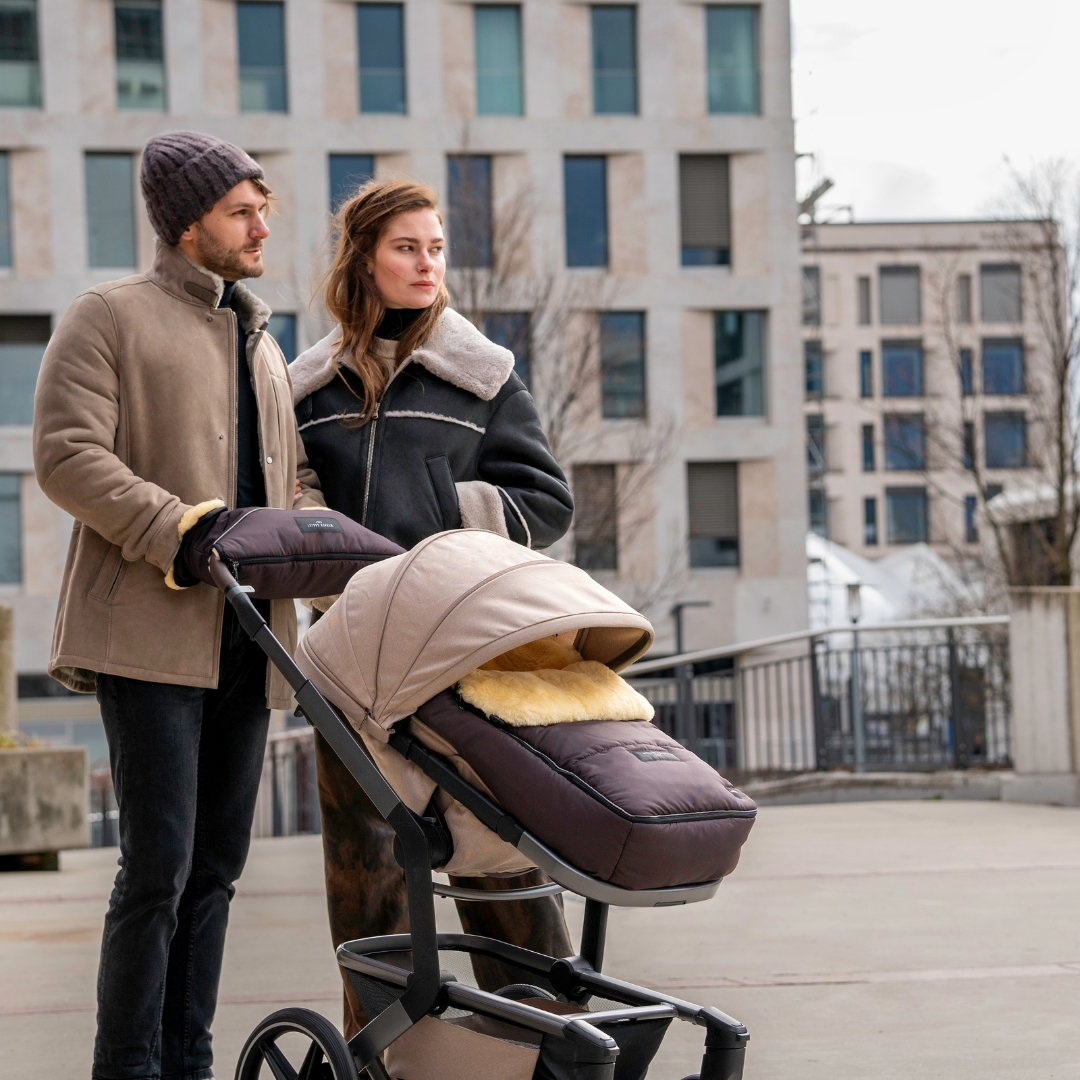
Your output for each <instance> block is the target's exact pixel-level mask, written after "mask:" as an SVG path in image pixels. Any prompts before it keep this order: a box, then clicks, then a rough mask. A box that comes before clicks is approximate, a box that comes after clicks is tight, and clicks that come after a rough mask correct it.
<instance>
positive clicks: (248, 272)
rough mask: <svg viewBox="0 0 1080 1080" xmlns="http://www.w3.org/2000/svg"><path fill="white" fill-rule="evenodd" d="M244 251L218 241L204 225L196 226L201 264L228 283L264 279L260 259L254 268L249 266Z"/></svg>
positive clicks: (197, 249) (196, 248)
mask: <svg viewBox="0 0 1080 1080" xmlns="http://www.w3.org/2000/svg"><path fill="white" fill-rule="evenodd" d="M243 250H244V249H242V248H241V249H237V248H230V247H227V246H226V245H225V244H223V243H221V242H220V241H219V240H218V239H216V238H215V237H214V236H213V234H212V233H210V232H209V230H207V229H204V228H203V227H202V225H200V224H198V223H196V225H195V254H196V255H197V256H198V260H199V264H200V265H201V266H205V267H206V269H207V270H209V271H210V272H211V273H214V274H219V275H220V276H221V277H223V278H224V279H225V280H226V281H239V280H240V279H241V278H257V277H262V272H263V269H264V268H263V264H262V260H261V259H260V260H259V262H258V263H256V264H255V265H254V266H249V265H248V264H247V263H245V262H244V260H243V258H242V252H243Z"/></svg>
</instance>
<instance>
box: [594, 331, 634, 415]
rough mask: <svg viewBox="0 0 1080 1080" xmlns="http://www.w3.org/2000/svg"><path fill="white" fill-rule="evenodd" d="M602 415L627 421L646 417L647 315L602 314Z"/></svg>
mask: <svg viewBox="0 0 1080 1080" xmlns="http://www.w3.org/2000/svg"><path fill="white" fill-rule="evenodd" d="M600 388H601V394H600V397H601V415H602V416H603V417H604V419H605V420H624V419H631V418H639V417H643V416H644V415H645V316H644V314H643V313H642V312H640V311H606V312H604V313H603V314H601V315H600Z"/></svg>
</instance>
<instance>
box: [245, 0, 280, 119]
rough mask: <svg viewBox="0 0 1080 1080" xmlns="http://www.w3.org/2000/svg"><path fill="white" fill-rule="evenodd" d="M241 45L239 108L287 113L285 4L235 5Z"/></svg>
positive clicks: (261, 0)
mask: <svg viewBox="0 0 1080 1080" xmlns="http://www.w3.org/2000/svg"><path fill="white" fill-rule="evenodd" d="M236 36H237V40H238V42H239V45H240V111H241V112H276V113H283V112H287V111H288V108H289V105H288V90H287V88H286V85H285V5H284V4H282V3H276V2H270V0H243V2H242V3H239V4H237V5H236Z"/></svg>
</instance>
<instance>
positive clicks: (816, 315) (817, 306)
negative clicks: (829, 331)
mask: <svg viewBox="0 0 1080 1080" xmlns="http://www.w3.org/2000/svg"><path fill="white" fill-rule="evenodd" d="M802 323H803V326H820V325H821V267H819V266H804V267H803V268H802Z"/></svg>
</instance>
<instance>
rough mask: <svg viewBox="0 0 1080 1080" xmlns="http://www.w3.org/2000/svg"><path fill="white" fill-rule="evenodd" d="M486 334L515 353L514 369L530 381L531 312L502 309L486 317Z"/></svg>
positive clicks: (523, 379) (526, 380)
mask: <svg viewBox="0 0 1080 1080" xmlns="http://www.w3.org/2000/svg"><path fill="white" fill-rule="evenodd" d="M484 334H485V335H486V336H487V337H488V338H490V339H491V340H492V341H494V342H495V344H496V345H501V346H502V347H503V348H504V349H509V350H510V351H511V352H512V353H513V354H514V371H515V373H516V374H517V377H518V378H519V379H520V380H521V381H522V382H523V383H524V384H525V386H526V387H528V386H529V385H530V382H529V375H530V372H529V359H530V349H529V346H530V340H529V339H530V337H531V335H532V330H531V323H530V319H529V313H528V312H527V311H500V312H499V313H498V314H495V315H488V316H487V317H486V318H485V319H484Z"/></svg>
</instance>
